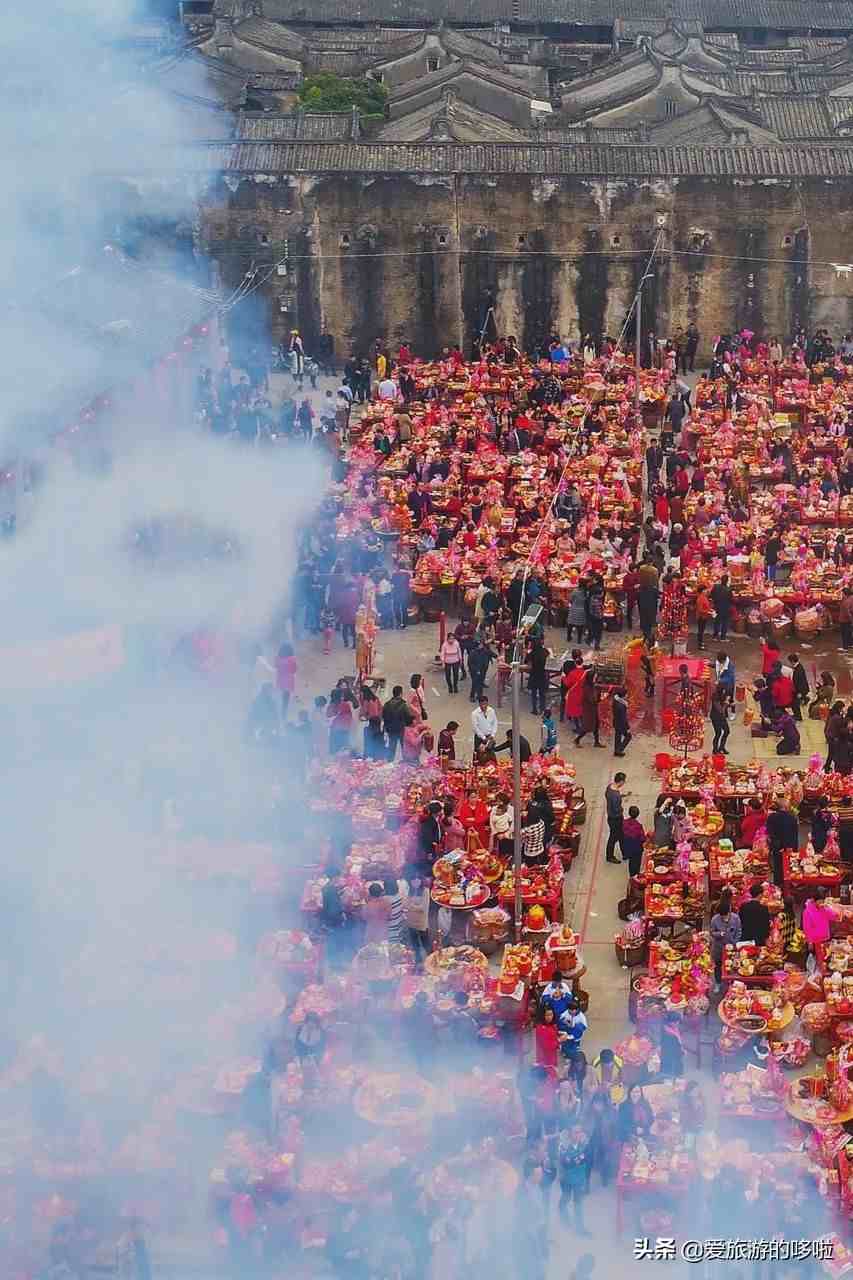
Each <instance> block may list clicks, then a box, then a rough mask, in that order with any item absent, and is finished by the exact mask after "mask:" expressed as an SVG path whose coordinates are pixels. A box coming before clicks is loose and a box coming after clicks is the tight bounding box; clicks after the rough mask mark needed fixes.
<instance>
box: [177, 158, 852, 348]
mask: <svg viewBox="0 0 853 1280" xmlns="http://www.w3.org/2000/svg"><path fill="white" fill-rule="evenodd" d="M851 186H853V183H851V182H850V181H849V180H846V179H839V180H817V179H807V180H793V179H792V180H781V179H774V180H772V181H769V180H764V181H758V180H755V181H752V180H737V179H728V180H726V179H719V178H684V177H682V178H677V179H676V178H672V179H666V180H658V181H639V180H633V181H632V180H625V181H609V182H605V181H595V180H589V179H581V178H574V177H571V178H569V177H561V178H554V179H548V178H541V177H534V176H531V175H527V174H518V175H517V176H511V177H507V176H502V177H500V178H491V177H488V176H486V175H472V174H458V175H451V176H442V177H434V178H433V177H429V178H427V177H420V178H419V177H418V176H417V175H403V174H400V175H393V176H369V177H368V176H363V175H341V174H338V175H334V176H318V177H314V178H306V177H298V178H286V177H285V178H269V177H265V178H251V177H242V178H240V179H237V178H235V177H229V179H228V184H227V185H226V184H225V183H217V184H214V186H213V187H212V188H211V189H210V190H209V192H208V194H207V196H206V197H205V199H204V201H203V206H202V219H201V227H202V233H201V237H200V240H201V243H202V245H205V244H206V245H207V247H208V248H209V250H210V252H211V254H212V256H213V258H214V259H215V260H217V261H219V266H220V274H221V278H222V283H223V284H224V285H225V286H230V287H232V288H234V287H236V286H237V284H238V283H239V280H240V277H241V275H242V273H243V271H245V270H246V269H247V264H248V263H249V262H251V263H253V264H254V265H257V266H259V267H260V268H261V275H266V274H267V271H268V270H269V267H267V266H265V265H264V264H272V263H275V262H276V261H277V260H278V259H279V256H280V255H283V253H284V249H283V248H282V246H286V251H287V255H288V258H287V261H288V268H289V270H288V273H287V274H286V275H282V274H278V273H276V272H275V271H272V272H271V274H270V275H269V278H268V280H267V281H266V283H265V284H264V285H263V292H264V295H265V296H266V298H267V299H268V303H269V307H270V314H271V318H272V324H273V332H274V334H275V335H276V337H277V338H280V337H282V336H283V335H284V333H285V332H286V331H287V330H289V329H290V328H292V327H299V328H300V329H302V330H303V332H304V333H305V335H306V339H307V345H308V347H309V349H310V347H311V344H312V341H313V338H314V336H315V335H316V333H317V332H319V329H320V327H321V326H322V325H326V326H328V329H329V331H330V332H331V333H332V334H333V335H334V337H335V339H336V347H337V351H338V353H339V355H340V356H342V357H344V356H345V355H346V354H347V353H348V351H349V350H351V349H354V350H356V351H366V350H367V349H368V346H369V344H370V343H371V342H372V341H373V340H374V339H375V338H376V337H378V336H383V337H385V338H386V339H387V340H388V342H389V343H391V344H392V346H393V345H394V344H396V343H398V342H399V341H401V340H403V339H407V340H409V341H410V342H411V343H412V344H413V346H414V348H415V349H416V350H417V351H419V352H422V353H424V354H430V353H433V352H435V351H436V350H437V349H440V348H441V347H442V346H444V345H448V344H452V343H455V342H463V343H464V346H465V349H466V351H467V349H468V348H469V346H470V341H471V338H472V336H473V335H474V333H475V332H477V331H478V330H479V329H480V328H481V327H482V325H483V323H484V319H485V317H486V313H487V310H488V307H489V305H491V304H493V305H494V308H495V316H496V324H497V329H498V331H499V332H501V333H515V334H516V335H517V337H518V338H519V340H520V341H521V343H522V345H526V346H530V345H532V344H534V343H535V342H536V341H538V340H540V339H542V338H545V337H547V336H548V334H549V333H551V332H554V331H556V332H559V333H560V334H561V335H563V336H564V337H577V336H578V335H579V334H583V333H586V332H591V333H594V334H596V333H601V332H604V331H606V332H609V333H611V334H614V335H615V334H616V333H618V332H619V329H620V328H621V325H622V323H623V321H624V318H625V314H626V310H627V308H628V306H629V304H630V300H631V298H632V296H633V293H634V290H635V288H636V284H637V281H638V280H639V278H640V275H641V273H642V270H643V267H644V265H645V262H646V259H647V256H648V253H649V250H650V248H651V246H652V245H653V244H654V242H655V239H656V237H657V235H658V233H659V232H661V233H662V235H661V245H662V250H663V252H662V254H661V256H660V257H659V259H658V261H657V263H656V266H655V274H654V278H653V279H652V280H651V281H649V282H648V283H647V285H646V288H645V295H644V307H643V320H644V328H653V329H654V330H655V332H657V333H660V334H663V333H666V332H670V331H674V330H675V329H676V328H678V327H679V326H686V325H687V324H688V323H690V322H691V321H692V322H695V323H696V324H697V325H698V327H699V330H700V332H701V334H702V337H703V347H704V346H705V345H706V344H707V343H708V342H709V341H710V339H711V338H712V337H713V336H714V335H715V334H717V333H720V332H726V331H732V330H734V329H736V328H739V327H742V326H746V327H748V328H750V329H753V330H755V331H757V332H759V333H762V334H768V335H770V334H778V335H779V336H780V338H782V340H783V341H785V340H787V339H788V338H789V337H790V336H791V334H792V333H793V332H794V330H795V329H796V327H797V326H798V325H800V324H802V325H803V326H804V327H805V328H806V329H807V330H811V329H813V328H814V327H815V326H817V325H825V326H826V327H828V328H829V329H830V330H831V331H832V332H834V333H838V332H841V331H845V330H847V329H853V270H848V269H847V264H848V260H853V234H851V233H852V232H853V203H852V202H851V195H853V191H851ZM282 301H284V303H285V305H286V308H287V309H286V310H281V303H282Z"/></svg>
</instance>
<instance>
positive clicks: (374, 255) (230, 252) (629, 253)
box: [209, 231, 853, 314]
mask: <svg viewBox="0 0 853 1280" xmlns="http://www.w3.org/2000/svg"><path fill="white" fill-rule="evenodd" d="M663 234H664V233H663V231H659V232H658V236H657V240H656V241H655V247H654V249H653V250H652V257H651V259H650V261H653V260H654V258H655V257H658V258H664V257H666V258H676V257H681V258H688V259H691V258H693V259H695V258H702V259H707V260H709V261H719V262H746V263H755V264H758V265H770V264H774V263H777V264H778V263H781V264H782V265H784V266H788V267H808V268H811V269H814V268H817V267H825V268H828V269H829V270H832V271H835V272H842V273H844V274H847V273H848V272H853V264H851V263H843V262H830V261H827V260H824V259H820V258H763V257H756V256H753V255H751V254H729V253H708V252H707V251H705V250H699V249H673V248H661V247H660V241H661V238H662V237H663ZM209 253H210V256H211V257H212V258H213V259H214V260H219V259H221V258H227V257H243V256H245V254H246V251H245V250H241V249H237V248H235V249H224V250H222V251H220V252H216V251H213V250H210V251H209ZM425 255H429V256H431V257H441V256H443V255H447V256H450V257H455V258H462V257H485V258H492V259H493V260H504V259H509V260H512V261H523V260H525V259H528V260H529V259H534V258H550V259H553V260H555V261H557V262H582V261H584V260H585V259H587V258H598V259H601V258H606V259H609V260H613V261H617V262H635V261H636V260H637V257H638V254H637V252H636V250H630V249H622V250H613V249H609V250H597V249H594V250H589V249H587V250H584V251H582V252H578V253H562V252H560V251H559V250H556V249H542V250H538V249H535V250H531V249H519V250H517V251H511V250H506V251H503V252H502V251H499V250H494V249H456V248H450V247H447V248H442V247H438V246H436V247H433V248H421V249H393V250H391V249H389V250H380V251H379V252H367V253H337V254H325V253H324V254H322V255H320V254H313V253H302V254H294V253H288V254H287V256H286V257H284V258H281V259H279V260H278V261H276V262H274V263H273V264H272V265H271V266H270V268H269V270H268V271H267V273H266V275H265V276H264V277H263V279H261V280H258V279H256V278H255V279H253V280H252V281H251V283H249V284H248V285H247V286H246V288H242V286H240V287H238V289H237V290H235V296H233V297H232V299H230V300H228V301H227V302H226V303H223V304H222V306H221V307H220V310H223V311H226V310H228V311H230V310H231V308H232V307H233V306H235V305H236V303H237V302H239V301H241V300H242V298H244V297H247V296H248V295H249V294H251V293H254V292H255V290H257V289H259V288H261V286H262V285H264V284H266V282H267V280H269V279H270V278H271V277H272V276H273V275H274V274H275V272H276V271H277V270H278V268H279V267H283V266H285V265H286V264H287V263H290V262H313V261H323V262H344V261H348V260H354V259H370V260H375V259H380V258H395V259H398V260H399V259H402V258H421V257H424V256H425ZM255 270H256V269H255V268H254V265H253V266H252V267H251V268H250V271H249V272H247V273H246V276H244V281H243V283H245V282H246V279H247V277H248V275H249V274H250V273H251V272H253V271H255ZM633 306H634V303H632V310H633ZM629 314H630V313H629Z"/></svg>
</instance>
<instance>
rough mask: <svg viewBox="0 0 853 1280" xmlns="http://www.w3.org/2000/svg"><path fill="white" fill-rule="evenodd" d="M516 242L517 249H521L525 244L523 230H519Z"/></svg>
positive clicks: (525, 238) (525, 239)
mask: <svg viewBox="0 0 853 1280" xmlns="http://www.w3.org/2000/svg"><path fill="white" fill-rule="evenodd" d="M517 244H518V247H519V249H523V248H524V246H525V245H526V244H527V237H526V236H525V234H524V232H523V231H522V232H521V234H520V235H519V237H518V241H517Z"/></svg>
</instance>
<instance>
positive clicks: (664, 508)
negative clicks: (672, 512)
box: [655, 493, 669, 524]
mask: <svg viewBox="0 0 853 1280" xmlns="http://www.w3.org/2000/svg"><path fill="white" fill-rule="evenodd" d="M655 519H656V520H659V521H660V523H661V524H669V501H668V499H667V496H666V494H665V493H660V494H658V496H657V497H656V498H655Z"/></svg>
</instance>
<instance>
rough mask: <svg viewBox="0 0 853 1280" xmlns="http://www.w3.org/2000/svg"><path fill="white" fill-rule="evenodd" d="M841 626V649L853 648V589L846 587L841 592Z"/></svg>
mask: <svg viewBox="0 0 853 1280" xmlns="http://www.w3.org/2000/svg"><path fill="white" fill-rule="evenodd" d="M838 620H839V622H840V624H841V644H840V646H839V648H841V649H851V648H853V589H851V588H850V587H845V588H844V590H843V591H842V592H841V606H840V608H839V610H838Z"/></svg>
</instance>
